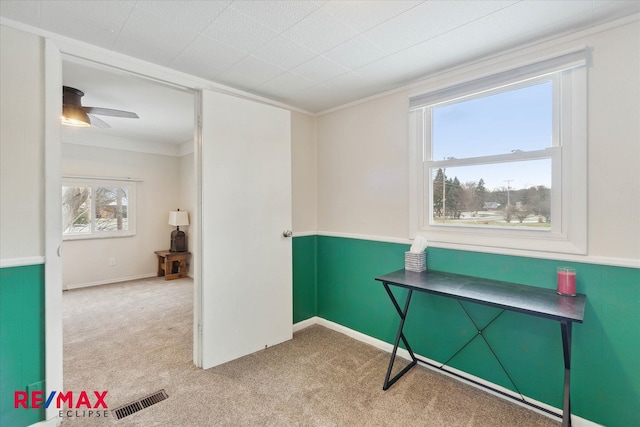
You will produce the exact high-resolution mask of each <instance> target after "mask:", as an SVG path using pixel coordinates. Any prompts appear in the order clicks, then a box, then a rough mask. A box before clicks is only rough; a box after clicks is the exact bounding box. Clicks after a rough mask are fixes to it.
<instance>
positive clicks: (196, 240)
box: [19, 27, 300, 419]
mask: <svg viewBox="0 0 640 427" xmlns="http://www.w3.org/2000/svg"><path fill="white" fill-rule="evenodd" d="M19 29H21V30H22V31H27V32H31V33H33V34H35V35H37V36H40V37H42V38H43V40H44V45H45V53H44V59H45V64H44V72H45V76H44V79H45V87H44V101H45V123H44V125H43V126H44V132H45V138H46V144H45V158H44V167H45V171H46V175H45V182H44V189H45V191H46V192H47V194H49V193H50V194H51V197H45V212H46V215H45V240H46V241H47V242H48V243H45V246H46V248H45V255H46V257H45V324H46V327H45V348H46V350H45V366H46V384H47V388H48V389H50V390H63V372H62V371H63V363H62V361H63V344H62V338H63V337H62V312H61V308H60V307H61V305H62V268H61V258H60V257H59V252H58V251H59V248H61V242H62V239H61V222H62V221H61V215H62V213H61V206H60V203H61V202H60V200H58V199H59V197H58V196H57V195H58V194H59V192H60V190H59V189H60V185H61V184H60V175H61V173H60V167H61V157H60V152H61V144H62V142H61V140H60V123H59V120H58V118H59V117H60V113H61V104H62V94H61V91H60V87H61V86H62V56H65V57H69V58H74V57H75V58H78V59H81V60H84V61H89V62H93V63H96V64H99V65H102V66H105V67H110V68H113V69H116V70H120V71H124V72H127V73H129V74H133V75H137V76H139V77H141V78H145V79H148V80H155V81H157V82H158V83H161V84H164V85H167V86H174V87H177V88H180V89H182V90H188V91H190V92H192V93H193V94H194V104H195V106H194V113H195V114H194V118H195V123H194V173H195V182H196V188H195V191H196V208H195V212H194V215H193V224H192V229H193V235H192V237H191V239H192V243H193V248H194V250H193V254H192V258H191V259H192V262H193V267H194V269H193V274H194V303H193V312H194V322H193V362H194V364H195V365H196V366H197V367H202V329H201V325H202V311H203V307H202V259H201V254H202V128H201V116H202V90H211V91H216V92H221V93H226V94H228V95H233V96H237V97H240V98H244V99H249V100H252V101H256V102H260V103H263V104H268V105H272V106H275V107H280V108H283V109H286V110H289V111H293V110H295V111H300V110H298V109H296V108H293V107H291V106H288V105H286V104H283V103H279V102H276V101H273V100H271V99H268V98H264V97H260V96H257V95H254V94H251V93H248V92H244V91H241V90H238V89H234V88H231V87H228V86H224V85H221V84H218V83H214V82H212V81H209V80H205V79H202V78H199V77H195V76H192V75H189V74H186V73H182V72H179V71H175V70H171V69H169V68H166V67H163V66H160V65H156V64H151V63H148V62H145V61H142V60H139V59H136V58H132V57H129V56H126V55H123V54H120V53H117V52H113V51H110V50H107V49H104V48H101V47H97V46H93V45H90V44H87V43H83V42H79V41H76V40H73V39H70V38H67V37H63V36H58V35H56V34H52V33H50V32H47V31H44V30H40V29H36V28H33V27H30V28H28V29H25V28H23V27H19ZM54 417H57V412H56V411H55V410H53V408H49V409H48V410H47V414H46V419H51V418H54Z"/></svg>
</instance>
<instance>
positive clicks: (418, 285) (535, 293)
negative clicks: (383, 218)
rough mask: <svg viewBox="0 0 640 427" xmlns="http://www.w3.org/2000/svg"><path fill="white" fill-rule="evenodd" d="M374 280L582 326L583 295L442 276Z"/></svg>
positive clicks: (402, 274) (399, 274) (404, 274)
mask: <svg viewBox="0 0 640 427" xmlns="http://www.w3.org/2000/svg"><path fill="white" fill-rule="evenodd" d="M376 280H378V281H380V282H383V283H388V284H392V285H396V286H401V287H404V288H409V289H414V290H417V291H421V292H427V293H431V294H436V295H442V296H445V297H450V298H456V299H460V300H464V301H471V302H475V303H479V304H484V305H489V306H492V307H499V308H503V309H505V310H510V311H517V312H521V313H526V314H531V315H534V316H539V317H546V318H550V319H554V320H558V321H568V322H578V323H582V320H583V317H584V306H585V302H586V298H587V297H586V295H584V294H577V295H576V296H574V297H571V296H564V295H559V294H558V293H557V292H556V290H555V289H544V288H538V287H535V286H527V285H520V284H516V283H509V282H501V281H497V280H489V279H481V278H478V277H471V276H462V275H459V274H451V273H443V272H440V271H431V270H427V271H423V272H420V273H417V272H413V271H407V270H398V271H394V272H393V273H389V274H385V275H383V276H379V277H376Z"/></svg>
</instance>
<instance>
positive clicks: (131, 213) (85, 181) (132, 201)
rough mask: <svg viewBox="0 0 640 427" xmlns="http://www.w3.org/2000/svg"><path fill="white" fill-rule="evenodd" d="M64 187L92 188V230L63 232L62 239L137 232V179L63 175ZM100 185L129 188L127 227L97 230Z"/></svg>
mask: <svg viewBox="0 0 640 427" xmlns="http://www.w3.org/2000/svg"><path fill="white" fill-rule="evenodd" d="M62 187H89V188H91V231H90V232H88V233H65V232H64V231H63V233H62V240H89V239H110V238H118V237H131V236H135V234H136V180H132V179H117V178H99V179H98V178H87V177H63V179H62ZM99 187H107V188H114V187H117V188H126V189H127V229H126V230H112V231H95V223H94V222H95V208H96V206H95V197H94V196H95V189H96V188H99Z"/></svg>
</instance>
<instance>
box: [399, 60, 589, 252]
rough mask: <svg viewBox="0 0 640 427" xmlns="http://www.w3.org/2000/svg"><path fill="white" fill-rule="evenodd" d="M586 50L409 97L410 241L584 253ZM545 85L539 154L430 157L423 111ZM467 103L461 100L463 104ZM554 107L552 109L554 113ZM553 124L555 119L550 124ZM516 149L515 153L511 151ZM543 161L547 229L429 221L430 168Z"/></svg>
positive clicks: (499, 249) (426, 113)
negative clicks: (547, 181) (546, 115)
mask: <svg viewBox="0 0 640 427" xmlns="http://www.w3.org/2000/svg"><path fill="white" fill-rule="evenodd" d="M586 53H587V52H586V49H585V48H580V49H575V50H572V51H569V52H565V53H561V54H558V55H555V56H552V57H549V58H546V59H542V60H540V61H536V62H534V63H530V64H527V65H523V66H518V67H514V68H511V69H509V70H506V71H501V72H498V73H495V74H490V75H485V76H480V77H479V78H478V79H476V80H470V81H465V82H462V83H459V84H456V85H453V86H448V87H444V88H441V89H437V90H434V91H431V92H427V93H423V94H418V95H416V96H414V97H412V98H411V99H410V112H409V143H410V147H409V151H410V176H411V177H412V179H411V180H410V198H409V200H410V212H411V214H410V215H411V216H410V227H411V228H410V231H411V235H410V237H412V238H413V237H414V236H415V235H421V236H423V237H425V238H426V239H427V240H428V241H430V242H432V243H436V245H440V246H444V247H456V248H465V247H468V248H469V249H472V250H475V249H478V247H480V248H485V249H490V250H491V251H493V252H500V253H519V252H518V251H542V252H554V253H568V254H586V252H587V71H586V68H587V67H586V62H587V57H586ZM549 79H553V88H554V89H553V91H554V92H553V100H554V101H553V102H554V103H556V105H554V111H558V114H557V115H556V117H554V124H553V126H554V135H555V137H554V140H553V143H552V147H550V148H548V149H546V150H536V151H529V152H516V153H507V154H499V155H492V156H486V157H482V158H467V159H449V160H433V159H431V152H432V151H431V140H430V139H431V129H430V126H431V118H430V111H431V110H430V107H431V106H436V105H438V104H439V105H442V104H443V103H450V102H452V101H454V100H456V99H461V98H467V97H472V96H478V95H479V94H482V93H485V94H486V93H487V92H492V93H497V92H499V91H501V90H511V89H517V88H519V87H523V86H526V85H529V84H532V83H535V82H537V81H544V80H549ZM468 99H469V98H468ZM555 107H558V108H557V109H556V108H555ZM556 118H557V120H555V119H556ZM514 148H516V149H517V148H518V147H514ZM536 158H550V159H551V162H552V186H551V204H552V222H551V229H550V230H545V231H541V230H537V229H527V228H526V227H504V228H502V227H482V226H469V225H457V224H437V223H431V221H430V219H431V218H432V212H433V211H432V209H433V206H432V195H431V194H430V192H431V189H432V179H433V178H432V174H431V173H430V169H431V168H438V167H444V168H446V167H454V166H466V165H472V164H474V165H475V164H479V163H478V162H482V163H484V164H489V163H500V162H505V161H517V160H532V159H536Z"/></svg>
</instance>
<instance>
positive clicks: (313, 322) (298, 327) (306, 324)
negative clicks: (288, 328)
mask: <svg viewBox="0 0 640 427" xmlns="http://www.w3.org/2000/svg"><path fill="white" fill-rule="evenodd" d="M319 320H320V318H319V317H317V316H314V317H312V318H310V319H307V320H303V321H302V322H298V323H294V324H293V332H298V331H301V330H303V329H305V328H308V327H309V326H313V325H317V324H318V323H319Z"/></svg>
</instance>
